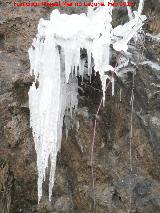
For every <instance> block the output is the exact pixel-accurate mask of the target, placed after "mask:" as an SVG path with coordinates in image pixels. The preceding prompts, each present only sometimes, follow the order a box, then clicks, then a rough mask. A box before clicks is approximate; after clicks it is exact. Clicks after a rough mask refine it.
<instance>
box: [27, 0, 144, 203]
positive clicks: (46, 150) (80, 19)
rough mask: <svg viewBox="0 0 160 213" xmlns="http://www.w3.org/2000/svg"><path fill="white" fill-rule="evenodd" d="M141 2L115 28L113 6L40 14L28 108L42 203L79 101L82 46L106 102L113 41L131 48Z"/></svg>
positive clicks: (140, 22) (140, 19)
mask: <svg viewBox="0 0 160 213" xmlns="http://www.w3.org/2000/svg"><path fill="white" fill-rule="evenodd" d="M107 2H108V1H104V3H107ZM110 2H113V1H112V0H110ZM142 5H143V1H142V0H140V5H139V9H138V11H134V12H133V14H132V15H130V21H129V22H128V23H126V24H124V25H119V26H117V27H116V28H115V29H113V28H112V24H111V22H112V9H113V7H112V6H107V7H97V8H88V13H87V15H86V14H80V15H75V14H73V15H66V14H60V13H59V11H58V10H53V12H52V13H51V15H50V20H44V19H40V21H39V25H38V34H37V36H36V38H35V39H34V40H33V43H32V46H31V47H30V49H29V59H30V64H31V75H34V76H35V82H34V83H33V84H32V86H31V88H30V91H29V107H30V126H31V127H32V131H33V137H34V141H35V149H36V152H37V170H38V202H39V201H40V199H41V197H42V184H43V181H44V180H45V172H46V168H47V167H48V162H49V161H50V176H49V200H51V196H52V188H53V185H54V175H55V169H56V158H57V153H58V151H59V150H60V146H61V139H62V127H63V117H64V114H65V112H67V113H70V114H72V110H73V109H76V108H77V105H78V100H77V93H78V84H77V78H76V76H77V75H81V76H83V74H84V70H85V69H84V61H83V60H81V57H80V50H81V49H86V50H87V55H88V75H91V72H92V68H91V58H93V59H94V70H95V71H96V72H99V74H100V77H101V82H102V89H103V101H104V100H105V87H106V79H107V78H109V80H110V81H111V82H112V94H114V78H113V77H112V78H111V77H109V76H108V75H106V71H109V70H111V71H114V68H113V67H112V66H111V65H110V61H109V58H110V48H111V44H113V48H114V49H115V50H116V51H127V49H128V46H127V44H128V42H129V41H130V40H131V38H133V36H135V35H136V33H137V31H138V30H139V29H141V27H142V25H143V22H144V20H145V19H146V17H145V16H143V15H141V11H142Z"/></svg>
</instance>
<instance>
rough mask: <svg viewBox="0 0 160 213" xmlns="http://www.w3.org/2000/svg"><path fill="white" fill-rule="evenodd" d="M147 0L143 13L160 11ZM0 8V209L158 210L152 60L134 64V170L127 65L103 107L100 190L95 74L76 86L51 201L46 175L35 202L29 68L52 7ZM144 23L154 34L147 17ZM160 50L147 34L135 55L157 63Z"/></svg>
mask: <svg viewBox="0 0 160 213" xmlns="http://www.w3.org/2000/svg"><path fill="white" fill-rule="evenodd" d="M149 2H150V1H147V2H146V8H145V13H146V14H147V13H150V12H151V13H152V12H153V11H156V13H157V14H158V10H159V8H158V7H156V10H154V9H152V8H151V7H150V4H152V6H153V7H155V4H154V1H152V2H151V3H149ZM0 7H1V10H2V11H1V12H2V13H1V14H2V15H1V16H0V212H2V213H7V212H13V213H15V212H17V213H18V212H19V213H20V212H23V213H31V212H42V213H45V212H57V213H58V212H59V213H60V212H65V213H66V212H67V213H72V212H83V213H84V212H85V213H88V212H97V213H99V212H100V213H103V212H104V213H106V212H110V213H126V212H135V213H153V212H154V213H159V212H160V168H159V167H160V166H159V165H160V142H159V141H160V133H159V132H160V108H159V106H160V70H157V69H155V68H152V67H153V64H152V67H151V65H150V64H148V65H147V64H145V65H144V64H143V65H137V66H135V67H134V69H135V71H136V75H135V86H134V110H133V122H132V126H133V138H132V141H131V144H132V159H131V160H132V171H131V168H130V157H129V151H130V130H131V105H130V99H131V92H132V78H133V76H132V72H130V67H129V68H128V70H129V71H128V72H127V73H126V74H124V76H123V78H122V79H120V78H119V79H118V78H117V79H116V91H115V96H114V97H112V96H111V88H109V89H108V91H107V93H106V104H105V107H104V108H103V110H102V109H101V111H100V114H99V117H98V118H97V129H96V144H95V146H94V165H93V170H94V181H95V188H94V189H93V177H92V175H91V174H92V173H91V169H92V166H91V160H90V156H91V143H92V136H93V127H94V126H93V125H94V119H95V113H96V110H97V107H98V104H99V101H100V97H101V91H100V85H99V77H98V75H97V76H96V77H94V76H93V77H92V84H91V85H90V86H88V84H89V82H88V81H87V80H85V82H84V83H85V84H83V86H82V87H83V90H80V91H79V94H80V97H79V103H80V104H79V110H78V112H77V113H76V115H75V118H74V119H73V120H71V121H70V122H71V123H72V126H73V128H72V130H70V131H69V134H68V139H67V140H66V138H65V134H64V137H63V141H62V148H61V152H60V153H59V155H58V159H57V170H56V177H55V186H54V190H53V199H52V202H51V203H49V202H48V196H47V195H48V183H47V182H48V179H47V180H46V183H44V190H43V191H44V196H43V199H42V201H41V202H40V204H39V206H37V183H36V182H37V170H36V153H35V150H34V142H33V138H32V133H31V130H30V128H29V109H28V94H27V93H28V90H29V86H30V85H31V83H32V81H33V79H32V78H31V77H30V76H29V74H28V73H29V59H28V53H27V50H28V48H29V46H30V45H31V43H32V39H33V37H34V36H35V34H36V30H37V24H38V20H39V18H40V17H44V18H48V15H49V13H50V9H46V8H34V9H33V8H16V7H13V4H12V2H11V1H5V2H4V1H0ZM81 11H83V8H82V9H81V10H78V11H75V8H70V10H69V9H68V8H67V12H69V13H73V12H76V13H77V12H81ZM152 22H153V21H152V20H151V24H152ZM146 28H147V30H148V29H150V31H151V32H152V29H153V27H152V26H151V27H150V22H149V23H148V24H147V26H146ZM156 30H157V28H156ZM156 32H157V31H156ZM138 47H139V49H140V46H138ZM136 51H137V50H136ZM159 51H160V43H159V44H158V43H157V42H155V41H154V40H152V39H151V40H148V39H147V40H146V41H145V44H144V46H142V50H141V49H140V50H138V51H137V52H135V57H137V53H138V52H143V56H144V57H146V58H147V59H149V60H151V61H153V62H156V63H158V62H159V60H160V55H159V53H160V52H159ZM154 65H155V64H154ZM93 88H96V89H93ZM120 94H121V95H120ZM94 200H95V202H94ZM130 201H131V202H130ZM94 204H96V205H94Z"/></svg>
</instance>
